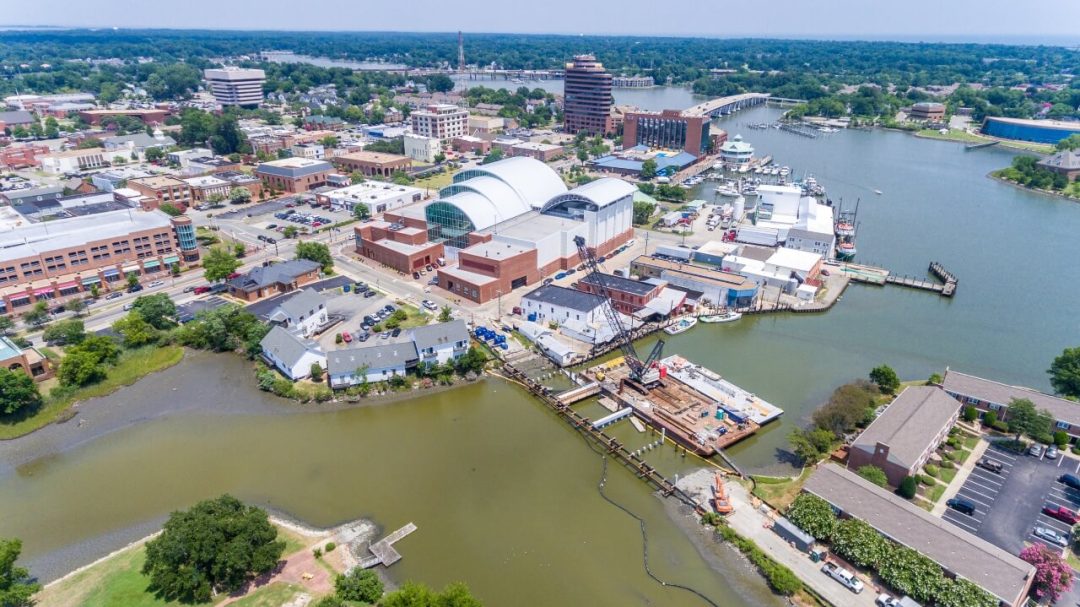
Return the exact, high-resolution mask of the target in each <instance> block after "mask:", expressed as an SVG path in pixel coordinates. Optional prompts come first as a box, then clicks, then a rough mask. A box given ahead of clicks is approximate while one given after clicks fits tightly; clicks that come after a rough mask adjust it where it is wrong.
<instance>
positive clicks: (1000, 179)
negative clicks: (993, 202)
mask: <svg viewBox="0 0 1080 607" xmlns="http://www.w3.org/2000/svg"><path fill="white" fill-rule="evenodd" d="M999 170H1000V169H999ZM996 172H997V171H990V172H989V173H987V174H986V176H987V177H988V178H990V179H992V180H994V181H997V182H999V183H1004V184H1005V185H1009V186H1012V187H1014V188H1017V189H1019V190H1023V191H1025V192H1031V193H1032V194H1042V195H1043V196H1050V197H1052V198H1060V199H1063V200H1067V201H1069V202H1076V203H1080V198H1076V197H1075V196H1067V195H1065V194H1060V193H1058V192H1054V191H1052V190H1040V189H1038V188H1029V187H1028V186H1026V185H1022V184H1019V183H1016V182H1015V181H1011V180H1009V179H1005V178H1004V177H998V176H997V175H995V174H994V173H996Z"/></svg>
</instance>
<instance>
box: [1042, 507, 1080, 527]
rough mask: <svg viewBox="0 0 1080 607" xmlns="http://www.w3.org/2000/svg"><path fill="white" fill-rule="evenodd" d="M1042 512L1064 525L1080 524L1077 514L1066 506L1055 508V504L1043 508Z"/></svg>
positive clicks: (1079, 517)
mask: <svg viewBox="0 0 1080 607" xmlns="http://www.w3.org/2000/svg"><path fill="white" fill-rule="evenodd" d="M1042 511H1043V514H1045V515H1046V516H1049V517H1052V518H1056V519H1057V520H1059V521H1061V522H1063V523H1068V524H1070V525H1075V524H1076V523H1080V516H1077V515H1076V513H1075V512H1073V511H1072V510H1069V509H1068V508H1066V507H1065V506H1055V505H1053V504H1047V505H1045V506H1043V509H1042Z"/></svg>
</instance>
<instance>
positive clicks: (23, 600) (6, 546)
mask: <svg viewBox="0 0 1080 607" xmlns="http://www.w3.org/2000/svg"><path fill="white" fill-rule="evenodd" d="M21 553H22V542H21V541H19V540H17V539H11V540H6V539H0V606H2V607H30V606H31V605H33V604H34V601H33V599H32V598H31V597H33V596H34V594H35V593H36V592H37V591H39V590H41V584H38V583H37V582H35V581H34V579H33V578H32V577H30V572H29V571H27V570H26V568H25V567H19V566H18V565H16V561H18V560H19V554H21Z"/></svg>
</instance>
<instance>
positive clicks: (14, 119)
mask: <svg viewBox="0 0 1080 607" xmlns="http://www.w3.org/2000/svg"><path fill="white" fill-rule="evenodd" d="M33 121H34V117H33V116H31V115H30V112H27V111H24V110H16V111H14V112H0V122H3V123H4V124H8V125H11V124H16V125H18V124H30V123H31V122H33Z"/></svg>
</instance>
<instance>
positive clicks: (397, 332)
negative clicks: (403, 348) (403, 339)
mask: <svg viewBox="0 0 1080 607" xmlns="http://www.w3.org/2000/svg"><path fill="white" fill-rule="evenodd" d="M398 335H401V327H396V328H395V329H394V330H393V331H391V332H390V337H397V336H398Z"/></svg>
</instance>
